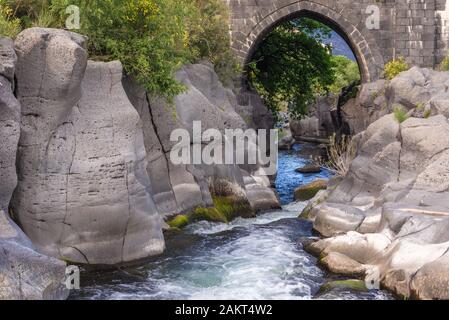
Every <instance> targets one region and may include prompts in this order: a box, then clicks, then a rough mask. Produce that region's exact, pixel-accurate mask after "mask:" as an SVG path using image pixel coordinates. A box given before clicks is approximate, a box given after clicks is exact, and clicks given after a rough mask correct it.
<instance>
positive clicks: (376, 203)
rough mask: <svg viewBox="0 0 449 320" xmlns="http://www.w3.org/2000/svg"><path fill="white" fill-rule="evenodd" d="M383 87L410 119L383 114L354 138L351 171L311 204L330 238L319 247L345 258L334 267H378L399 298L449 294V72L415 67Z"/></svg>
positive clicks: (316, 246)
mask: <svg viewBox="0 0 449 320" xmlns="http://www.w3.org/2000/svg"><path fill="white" fill-rule="evenodd" d="M384 85H385V86H386V90H384V89H380V90H383V92H384V93H383V95H384V96H383V97H381V94H380V93H379V94H378V97H376V98H375V99H374V100H376V101H385V102H386V103H388V106H387V108H386V110H388V109H389V108H392V106H396V105H400V106H401V107H402V108H404V109H405V110H406V112H408V114H409V115H410V116H411V117H409V118H408V119H407V120H405V121H404V122H402V123H400V122H399V121H398V120H397V119H396V118H395V115H394V114H387V115H384V116H382V117H381V118H380V119H379V120H377V121H375V122H374V123H372V124H371V125H370V126H369V127H368V128H367V130H366V131H363V132H361V133H360V134H359V135H357V136H356V137H355V139H356V141H357V142H358V145H359V151H358V154H357V157H356V159H355V160H354V161H353V163H352V165H351V167H350V170H349V173H348V175H347V176H346V177H344V178H343V180H342V181H341V183H339V185H338V186H337V187H336V188H334V189H333V190H330V191H328V192H323V193H321V194H320V195H319V196H318V197H320V201H317V199H314V200H313V201H314V204H315V207H314V208H313V209H312V210H310V208H308V209H309V210H310V213H309V217H311V218H312V219H314V228H315V229H316V230H317V231H319V232H320V233H321V234H322V235H323V236H325V237H330V238H328V239H324V240H321V241H319V242H317V243H315V244H313V245H312V247H313V249H312V251H315V253H321V256H322V257H323V256H326V255H328V254H331V253H339V254H342V255H344V256H346V257H345V259H342V258H341V257H339V259H331V258H328V259H326V260H325V264H326V265H327V266H328V267H329V268H330V269H334V270H339V269H343V270H345V272H346V273H350V272H351V270H348V267H347V266H351V265H352V266H356V267H355V268H354V270H352V271H354V272H355V273H358V272H359V271H360V265H363V267H364V268H365V269H366V270H373V268H374V270H378V272H379V275H380V281H381V284H382V286H383V287H384V288H387V289H390V290H392V291H393V292H395V293H397V294H398V295H400V296H404V297H411V298H419V299H429V298H434V299H447V298H449V286H448V281H449V264H448V263H447V261H448V260H447V252H448V250H449V237H448V235H447V227H448V226H449V171H448V170H449V139H448V137H449V121H448V118H447V115H446V114H445V112H444V109H445V108H444V107H441V105H445V103H444V102H443V103H440V101H444V99H446V98H447V88H448V87H449V73H447V72H446V73H444V72H436V71H431V70H427V69H419V68H412V69H411V70H409V71H408V72H404V73H402V74H400V75H399V76H398V77H396V78H395V79H394V80H392V81H391V83H388V84H384ZM368 86H369V87H370V88H372V87H373V86H374V85H373V84H370V85H368ZM385 86H384V88H385ZM364 90H365V91H364ZM364 90H362V92H366V90H367V89H364ZM375 104H377V102H376V103H375ZM360 107H362V108H364V107H363V106H360ZM390 110H391V109H390ZM426 110H429V111H428V112H426ZM423 111H424V112H423ZM382 112H383V111H382ZM385 112H387V111H385ZM380 114H381V113H379V115H380ZM323 201H324V202H323ZM346 258H347V259H346ZM348 259H350V260H353V262H351V263H349V262H348V261H349V260H348ZM339 261H340V262H341V261H343V265H341V266H340V265H339V264H340V262H339Z"/></svg>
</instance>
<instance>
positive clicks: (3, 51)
mask: <svg viewBox="0 0 449 320" xmlns="http://www.w3.org/2000/svg"><path fill="white" fill-rule="evenodd" d="M16 62H17V56H16V53H15V51H14V45H13V42H12V41H11V40H9V39H6V38H0V139H1V141H2V143H1V153H0V300H4V299H26V300H37V299H65V298H66V297H67V296H68V291H67V290H66V289H65V287H64V286H63V282H64V280H65V263H64V262H62V261H59V260H56V259H53V258H50V257H47V256H45V255H42V254H41V253H39V252H38V251H36V249H35V247H34V246H33V245H32V243H31V241H30V240H29V239H28V237H27V236H26V235H25V234H24V233H23V232H22V230H20V228H19V227H17V226H16V225H15V223H14V222H13V221H12V220H11V219H10V217H9V216H8V214H7V213H6V212H8V209H9V203H10V200H11V196H12V193H13V191H14V189H15V188H16V185H17V174H16V154H17V148H18V142H19V137H20V114H21V107H20V104H19V102H18V101H17V99H16V98H15V96H14V93H13V87H14V74H15V68H16Z"/></svg>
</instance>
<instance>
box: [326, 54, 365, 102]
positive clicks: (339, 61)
mask: <svg viewBox="0 0 449 320" xmlns="http://www.w3.org/2000/svg"><path fill="white" fill-rule="evenodd" d="M332 63H333V67H332V68H333V70H334V74H335V78H334V82H333V83H332V84H331V85H330V86H329V92H331V93H333V94H340V93H341V90H342V89H343V88H346V87H348V86H350V85H351V84H354V83H359V82H360V80H361V77H360V70H359V66H358V64H357V63H356V62H354V61H352V60H350V59H348V58H346V57H345V56H332Z"/></svg>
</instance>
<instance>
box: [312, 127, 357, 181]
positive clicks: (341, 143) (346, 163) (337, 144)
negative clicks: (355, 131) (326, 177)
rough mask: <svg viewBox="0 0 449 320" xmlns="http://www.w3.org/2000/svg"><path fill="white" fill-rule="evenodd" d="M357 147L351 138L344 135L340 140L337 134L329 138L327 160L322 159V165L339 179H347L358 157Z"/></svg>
mask: <svg viewBox="0 0 449 320" xmlns="http://www.w3.org/2000/svg"><path fill="white" fill-rule="evenodd" d="M356 154H357V146H356V143H355V142H354V140H353V139H352V137H351V136H346V135H343V136H341V137H340V138H338V137H337V135H336V134H333V135H332V136H330V137H329V145H328V146H327V159H326V160H325V161H323V160H322V159H320V161H319V162H320V163H319V164H320V165H321V166H322V167H325V168H326V169H327V170H329V171H331V172H333V173H334V175H336V176H339V177H345V176H346V175H347V174H348V172H349V168H350V166H351V163H352V161H353V160H354V158H355V157H356Z"/></svg>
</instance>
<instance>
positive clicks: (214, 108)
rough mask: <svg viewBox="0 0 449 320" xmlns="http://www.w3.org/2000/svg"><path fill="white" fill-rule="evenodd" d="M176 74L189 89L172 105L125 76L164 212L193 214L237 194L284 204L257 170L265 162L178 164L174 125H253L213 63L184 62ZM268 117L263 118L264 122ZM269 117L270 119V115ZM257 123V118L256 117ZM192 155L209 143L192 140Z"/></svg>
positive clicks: (256, 204)
mask: <svg viewBox="0 0 449 320" xmlns="http://www.w3.org/2000/svg"><path fill="white" fill-rule="evenodd" d="M176 78H177V79H178V81H180V82H181V83H183V84H184V85H185V86H186V88H187V89H186V92H185V93H183V94H180V95H178V96H176V97H175V99H174V102H173V104H172V105H170V104H168V103H167V102H166V101H165V100H163V99H160V98H154V97H147V95H146V92H145V90H144V89H143V88H141V87H140V86H138V85H136V84H135V83H134V81H133V80H132V79H131V78H126V79H124V81H123V83H124V87H125V89H126V92H127V94H128V97H129V99H130V101H131V102H132V103H133V105H134V107H135V108H136V110H137V111H138V113H139V114H140V117H141V118H142V120H143V123H144V124H143V125H144V128H143V129H144V130H143V131H144V140H145V147H146V151H147V158H148V165H147V172H148V175H149V176H150V179H151V180H152V181H157V183H155V184H154V185H153V187H152V194H153V197H154V200H155V203H156V206H157V208H158V210H159V212H160V213H161V214H162V215H163V216H164V217H166V218H169V217H172V216H174V215H176V214H179V213H188V212H189V211H191V210H192V209H195V208H198V207H210V206H213V196H227V197H228V196H229V197H234V198H235V200H236V201H243V202H246V203H247V205H248V209H249V210H250V211H251V210H253V211H254V212H258V211H264V210H269V209H272V208H278V207H279V201H278V199H277V197H276V195H275V192H274V191H273V190H272V189H271V185H270V181H269V179H268V178H267V177H264V176H263V175H260V174H258V173H259V170H260V169H261V168H260V166H258V165H254V166H249V167H248V166H242V167H239V166H238V165H236V164H203V163H202V164H174V163H173V162H172V161H171V153H172V152H173V151H176V149H173V148H174V146H175V145H176V144H177V141H171V133H172V132H173V130H175V129H184V130H186V132H188V133H189V135H190V137H192V135H193V123H194V122H200V123H201V131H200V133H201V134H204V132H206V131H207V130H208V129H218V130H219V131H220V132H221V133H222V134H224V133H225V130H226V129H242V130H244V129H247V128H248V124H247V123H246V122H245V121H244V120H243V119H242V117H241V116H240V115H239V114H238V113H237V111H236V110H238V109H239V108H240V109H241V108H243V107H241V106H238V105H237V98H236V97H235V95H234V93H233V92H232V91H230V90H229V89H226V88H224V87H223V85H222V84H221V82H220V81H219V79H218V76H217V74H216V73H215V71H214V68H213V66H212V65H211V64H210V63H199V64H194V65H187V66H184V67H183V68H182V69H181V70H180V71H178V72H177V74H176ZM260 122H264V121H260ZM265 122H266V120H265ZM251 124H252V125H255V124H254V121H252V122H251ZM191 142H192V146H191V149H190V154H191V155H193V153H194V152H195V150H194V148H195V147H198V149H197V150H201V152H202V151H203V150H204V148H206V147H207V143H204V142H201V141H199V142H198V141H193V140H192V141H191Z"/></svg>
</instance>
